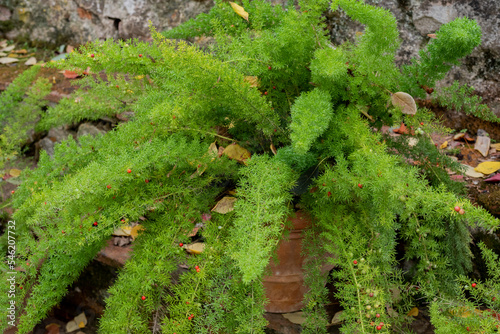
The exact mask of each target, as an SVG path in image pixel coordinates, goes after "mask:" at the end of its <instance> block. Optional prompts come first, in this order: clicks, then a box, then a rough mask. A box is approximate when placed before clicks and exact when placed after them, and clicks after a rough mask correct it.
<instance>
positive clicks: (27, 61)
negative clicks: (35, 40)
mask: <svg viewBox="0 0 500 334" xmlns="http://www.w3.org/2000/svg"><path fill="white" fill-rule="evenodd" d="M35 64H36V58H35V57H31V58H29V59H28V60H26V62H25V63H24V65H27V66H31V65H35Z"/></svg>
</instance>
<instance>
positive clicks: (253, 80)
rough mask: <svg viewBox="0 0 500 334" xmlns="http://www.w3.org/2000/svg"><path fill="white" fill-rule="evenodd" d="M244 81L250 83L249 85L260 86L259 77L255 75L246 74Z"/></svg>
mask: <svg viewBox="0 0 500 334" xmlns="http://www.w3.org/2000/svg"><path fill="white" fill-rule="evenodd" d="M245 81H246V82H248V83H249V84H250V87H259V86H260V82H259V78H258V77H256V76H246V77H245Z"/></svg>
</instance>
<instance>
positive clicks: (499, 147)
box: [490, 143, 500, 151]
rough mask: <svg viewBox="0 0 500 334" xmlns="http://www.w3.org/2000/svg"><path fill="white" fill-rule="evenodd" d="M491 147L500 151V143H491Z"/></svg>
mask: <svg viewBox="0 0 500 334" xmlns="http://www.w3.org/2000/svg"><path fill="white" fill-rule="evenodd" d="M490 148H493V149H495V150H497V151H500V143H496V144H490Z"/></svg>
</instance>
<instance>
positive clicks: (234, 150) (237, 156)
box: [223, 144, 252, 164]
mask: <svg viewBox="0 0 500 334" xmlns="http://www.w3.org/2000/svg"><path fill="white" fill-rule="evenodd" d="M223 154H225V155H227V156H228V158H229V159H234V160H236V161H239V162H241V163H244V164H246V160H247V159H249V158H250V157H251V156H252V155H251V154H250V152H249V151H248V150H247V149H246V148H244V147H241V146H240V145H238V144H232V145H228V146H227V147H226V148H225V149H224V152H223Z"/></svg>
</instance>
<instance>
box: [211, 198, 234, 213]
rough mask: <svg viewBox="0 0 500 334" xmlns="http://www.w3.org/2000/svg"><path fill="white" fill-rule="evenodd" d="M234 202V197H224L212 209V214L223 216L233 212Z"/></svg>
mask: <svg viewBox="0 0 500 334" xmlns="http://www.w3.org/2000/svg"><path fill="white" fill-rule="evenodd" d="M234 202H236V197H230V196H225V197H223V198H222V199H221V200H220V201H219V202H217V204H215V206H214V208H213V209H212V211H213V212H217V213H221V214H225V213H228V212H231V211H233V210H234Z"/></svg>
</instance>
